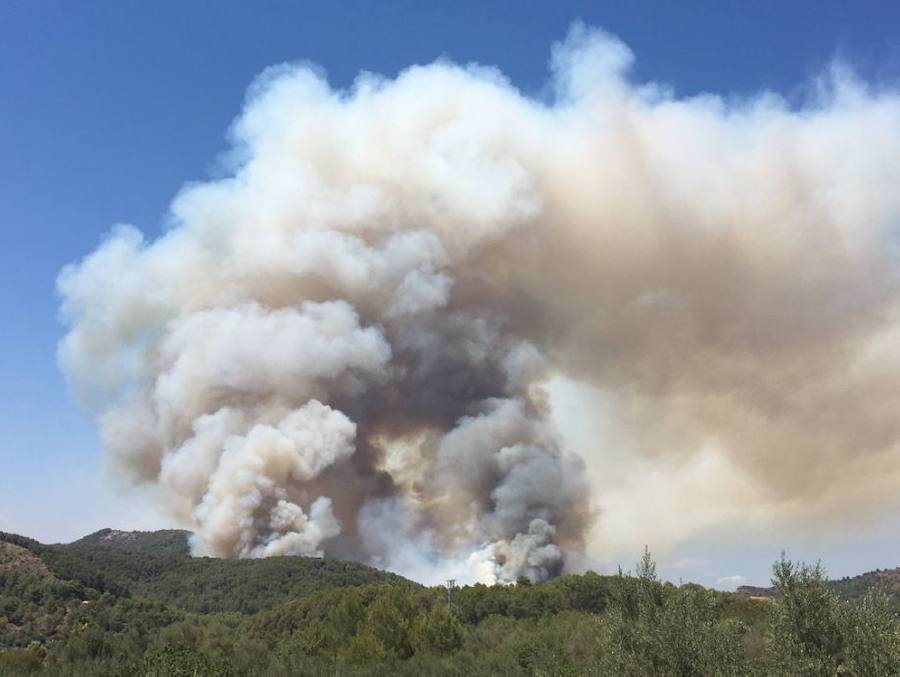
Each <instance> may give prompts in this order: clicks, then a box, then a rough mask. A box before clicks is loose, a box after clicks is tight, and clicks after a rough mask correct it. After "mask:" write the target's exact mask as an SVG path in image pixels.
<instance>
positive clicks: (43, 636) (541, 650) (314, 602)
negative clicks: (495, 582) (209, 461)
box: [0, 530, 900, 677]
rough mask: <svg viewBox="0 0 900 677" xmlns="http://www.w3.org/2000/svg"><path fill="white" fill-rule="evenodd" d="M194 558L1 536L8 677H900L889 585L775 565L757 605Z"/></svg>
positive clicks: (641, 569) (686, 591)
mask: <svg viewBox="0 0 900 677" xmlns="http://www.w3.org/2000/svg"><path fill="white" fill-rule="evenodd" d="M185 543H186V535H185V533H184V532H178V531H166V532H150V533H140V532H134V533H126V532H114V531H110V530H104V531H101V532H98V533H97V534H92V535H91V536H89V537H87V538H85V539H82V540H80V541H76V542H75V543H72V544H68V545H52V546H50V545H43V544H40V543H38V542H36V541H33V540H31V539H28V538H24V537H22V536H16V535H13V534H3V533H0V674H2V675H18V674H29V673H30V674H34V673H41V674H46V675H101V676H102V675H153V676H159V677H162V676H163V675H165V676H170V675H174V676H178V675H186V676H187V675H191V676H194V675H198V676H199V675H387V674H393V675H431V674H435V675H466V676H467V677H470V676H472V675H547V676H551V675H582V674H590V675H635V676H637V675H897V674H900V625H898V621H897V618H896V616H895V613H894V611H893V609H892V601H891V595H895V594H896V589H895V588H894V587H893V586H892V585H888V586H886V587H885V586H883V585H882V584H883V583H884V582H885V581H890V582H893V581H894V580H895V577H891V576H886V575H881V572H876V573H875V574H871V575H867V576H866V577H858V578H857V579H845V580H843V581H838V582H828V581H827V580H826V578H825V573H824V571H823V569H822V568H821V567H820V566H818V565H814V566H808V565H805V564H799V563H792V562H790V561H788V560H786V559H785V558H784V557H782V558H781V559H779V560H778V561H777V562H776V563H775V565H774V567H773V578H772V584H773V586H772V588H771V589H765V591H764V592H765V593H766V598H764V599H752V598H751V597H750V596H749V595H746V594H744V595H742V594H735V593H725V592H719V591H715V590H708V589H704V588H702V587H701V586H698V585H694V584H690V583H688V584H684V585H680V586H674V585H672V584H670V583H663V582H661V581H659V580H658V578H657V576H656V569H655V564H654V563H653V560H652V558H651V556H650V554H649V553H648V552H645V554H644V556H643V558H642V559H641V560H640V562H639V563H638V564H637V565H636V567H635V569H634V570H633V571H628V572H620V573H619V574H618V575H615V576H600V575H597V574H595V573H591V572H589V573H587V574H584V575H581V576H572V575H569V576H562V577H559V578H556V579H553V580H551V581H547V582H544V583H536V584H533V583H531V582H529V581H528V580H527V579H522V580H520V581H519V582H518V583H517V584H516V585H509V586H494V587H487V586H483V585H474V586H464V587H460V588H456V589H453V590H450V591H448V590H446V589H444V588H427V587H423V586H421V585H418V584H416V583H413V582H411V581H408V580H405V579H403V578H401V577H399V576H395V575H393V574H388V573H385V572H381V571H378V570H376V569H372V568H370V567H366V566H363V565H360V564H356V563H352V562H342V561H336V560H331V559H327V558H326V559H316V558H304V557H276V558H269V559H263V560H249V561H248V560H243V561H234V560H216V559H206V558H192V557H190V556H189V554H188V552H187V548H186V545H185ZM888 593H890V594H888Z"/></svg>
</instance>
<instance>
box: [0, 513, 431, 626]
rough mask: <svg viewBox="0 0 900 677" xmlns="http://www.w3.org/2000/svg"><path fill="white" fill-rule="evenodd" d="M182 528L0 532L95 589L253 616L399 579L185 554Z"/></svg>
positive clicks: (312, 563) (333, 564)
mask: <svg viewBox="0 0 900 677" xmlns="http://www.w3.org/2000/svg"><path fill="white" fill-rule="evenodd" d="M187 535H188V534H187V532H185V531H177V530H164V531H144V532H142V531H115V530H112V529H102V530H100V531H98V532H96V533H93V534H90V535H89V536H85V537H84V538H82V539H79V540H77V541H75V542H73V543H69V544H56V545H45V544H42V543H38V542H37V541H34V540H32V539H30V538H25V537H23V536H17V535H15V534H6V533H3V532H0V542H8V543H13V544H16V545H18V546H20V547H23V548H25V549H26V550H28V551H29V552H31V553H32V554H34V555H35V556H36V557H37V558H38V559H39V560H40V561H41V562H42V563H43V564H44V565H45V566H46V567H47V569H48V571H49V572H50V573H52V574H53V575H54V576H55V577H56V578H58V579H60V580H65V581H73V582H75V583H78V584H80V585H83V586H85V587H87V588H91V589H93V590H96V591H98V592H100V593H103V592H109V593H112V594H115V595H118V596H138V597H147V598H152V599H157V600H160V601H163V602H167V603H171V604H172V605H173V606H175V607H177V608H179V609H183V610H185V611H191V612H197V613H210V612H226V611H235V612H239V613H244V614H253V613H256V612H257V611H260V610H263V609H268V608H270V607H272V606H274V605H275V604H278V603H279V602H283V601H285V600H288V599H296V598H298V597H303V596H305V595H309V594H311V593H314V592H318V591H321V590H326V589H330V588H338V587H345V586H348V585H364V584H367V583H400V582H403V583H406V584H408V585H415V584H414V583H412V582H410V581H406V579H403V578H401V577H399V576H396V575H395V574H391V573H388V572H385V571H380V570H378V569H374V568H372V567H368V566H365V565H363V564H359V563H358V562H350V561H343V560H336V559H330V558H318V557H268V558H265V559H246V560H224V559H214V558H208V557H191V556H190V554H189V553H188V547H187Z"/></svg>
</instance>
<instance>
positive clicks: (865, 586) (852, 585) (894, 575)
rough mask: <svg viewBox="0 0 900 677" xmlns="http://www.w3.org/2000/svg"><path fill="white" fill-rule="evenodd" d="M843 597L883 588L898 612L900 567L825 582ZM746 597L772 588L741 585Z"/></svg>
mask: <svg viewBox="0 0 900 677" xmlns="http://www.w3.org/2000/svg"><path fill="white" fill-rule="evenodd" d="M826 585H827V586H828V587H829V588H831V589H832V590H833V591H834V592H835V593H836V594H838V595H840V596H841V597H843V598H844V599H850V600H860V599H862V598H863V597H865V596H866V594H867V593H868V592H869V591H870V590H875V589H879V590H883V591H884V592H885V594H887V596H888V599H889V600H890V603H891V606H892V607H893V608H894V610H895V611H898V612H900V567H898V568H896V569H876V570H875V571H869V572H866V573H864V574H860V575H859V576H845V577H844V578H836V579H833V580H830V581H828V583H827V584H826ZM736 592H737V593H738V594H739V595H744V596H746V597H772V596H774V595H775V591H774V590H773V589H772V588H764V587H757V586H752V585H742V586H740V587H739V588H738V589H737V591H736Z"/></svg>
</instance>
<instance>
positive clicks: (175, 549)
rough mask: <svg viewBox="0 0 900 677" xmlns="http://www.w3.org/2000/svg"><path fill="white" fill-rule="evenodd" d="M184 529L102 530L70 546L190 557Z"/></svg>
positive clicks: (187, 532)
mask: <svg viewBox="0 0 900 677" xmlns="http://www.w3.org/2000/svg"><path fill="white" fill-rule="evenodd" d="M190 535H191V533H190V532H189V531H184V530H183V529H160V530H159V531H119V530H117V529H101V530H100V531H95V532H94V533H92V534H88V535H87V536H85V537H84V538H79V539H78V540H77V541H73V542H72V543H69V544H68V545H70V546H78V547H91V546H101V547H109V548H118V549H120V550H136V551H145V552H154V553H156V554H163V553H166V554H170V555H188V554H190V553H189V549H188V536H190Z"/></svg>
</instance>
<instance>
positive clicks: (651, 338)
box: [59, 27, 900, 581]
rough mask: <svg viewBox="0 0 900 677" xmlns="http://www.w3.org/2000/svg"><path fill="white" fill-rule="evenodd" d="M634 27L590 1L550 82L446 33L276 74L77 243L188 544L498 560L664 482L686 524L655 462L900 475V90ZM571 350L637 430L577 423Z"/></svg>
mask: <svg viewBox="0 0 900 677" xmlns="http://www.w3.org/2000/svg"><path fill="white" fill-rule="evenodd" d="M631 60H632V56H631V53H630V52H629V50H628V49H627V48H626V47H625V46H624V45H623V44H622V43H620V42H619V41H617V40H616V39H615V38H613V37H611V36H609V35H607V34H605V33H602V32H599V31H591V30H588V29H585V28H583V27H575V28H574V29H573V30H572V32H571V33H570V35H569V37H568V38H567V40H566V41H565V42H563V43H561V44H559V45H557V46H556V47H555V48H554V50H553V58H552V61H551V67H552V85H553V92H554V93H553V99H552V100H551V101H543V100H537V99H533V98H529V97H527V96H525V95H523V94H522V93H520V92H518V91H517V90H516V89H514V88H513V87H512V86H511V85H510V84H509V83H508V82H507V81H506V80H505V79H504V77H503V76H502V74H501V73H499V72H497V71H496V70H493V69H490V68H483V67H475V66H469V67H461V66H457V65H454V64H451V63H445V62H439V63H436V64H432V65H430V66H425V67H413V68H410V69H409V70H407V71H405V72H403V73H402V74H401V75H400V76H398V77H397V78H396V79H394V80H389V79H383V78H380V77H378V76H375V75H368V74H366V75H361V76H360V77H359V78H358V80H357V81H356V83H355V84H354V86H353V87H352V88H351V89H349V90H346V91H337V90H333V89H331V88H330V87H329V85H328V84H327V82H326V81H325V80H324V79H323V77H322V76H321V75H320V74H319V73H318V72H317V71H316V70H314V69H312V68H309V67H306V66H279V67H276V68H272V69H270V70H268V71H267V72H265V73H264V74H263V75H262V76H261V77H260V78H259V79H258V81H257V82H256V83H255V84H254V85H253V87H252V88H251V90H250V93H249V96H248V101H247V104H246V107H245V110H244V111H243V113H242V115H241V116H240V118H239V119H238V120H237V121H236V123H235V124H234V127H233V129H232V132H231V136H232V140H233V144H234V152H233V154H232V157H233V158H240V162H239V163H238V162H237V161H235V163H236V166H235V167H234V172H233V175H231V176H229V177H228V178H224V179H221V180H217V181H212V182H209V183H203V184H198V185H191V186H188V187H186V188H185V189H184V190H183V191H182V192H181V193H180V194H179V195H178V196H177V198H176V199H175V201H174V203H173V205H172V227H171V228H170V229H169V230H168V231H167V232H166V233H165V234H164V235H163V236H161V237H160V238H159V239H157V240H155V241H153V242H146V241H145V240H144V239H143V237H142V235H141V234H140V233H139V232H138V231H137V230H136V229H135V228H133V227H130V226H119V227H117V228H115V229H114V230H113V231H112V233H111V234H110V235H109V237H108V238H107V239H106V240H105V241H104V242H103V244H102V245H101V246H100V247H99V248H98V249H97V250H96V251H95V252H94V253H92V254H91V255H90V256H88V257H87V258H86V259H85V260H84V261H82V262H80V263H78V264H75V265H72V266H69V267H67V268H66V269H65V270H64V271H63V272H62V274H61V275H60V278H59V290H60V293H61V295H62V298H63V315H64V317H65V319H66V321H67V322H68V324H69V326H70V331H69V333H68V335H67V336H66V337H65V338H64V340H63V341H62V343H61V345H60V353H59V355H60V363H61V366H62V368H63V370H64V371H65V373H66V374H67V376H68V378H69V380H70V382H71V384H72V386H73V388H74V390H75V391H76V393H77V394H78V395H79V397H80V399H81V400H82V401H83V402H84V403H85V405H86V406H87V407H88V408H89V410H90V411H92V412H94V413H95V414H96V417H97V420H98V422H99V426H100V431H101V436H102V439H103V443H104V445H105V448H106V449H107V452H108V455H109V458H110V461H111V464H112V467H113V468H114V469H115V471H116V472H117V473H119V474H121V475H123V476H126V477H128V478H130V479H131V480H132V481H134V482H138V483H150V484H152V485H154V486H156V487H157V488H158V493H159V495H160V497H161V500H162V501H163V503H164V505H165V507H166V509H167V511H168V512H169V513H170V514H171V515H172V516H173V517H174V518H175V519H177V520H178V521H179V522H180V523H181V524H183V525H185V526H187V527H189V528H191V529H193V530H194V532H195V535H194V538H193V541H192V547H193V549H194V551H195V552H196V553H197V554H202V555H214V556H220V557H256V556H268V555H277V554H314V553H321V552H328V553H329V554H333V555H338V556H347V557H355V558H360V559H363V560H366V561H370V562H374V563H377V564H381V565H384V566H391V567H393V568H397V569H401V570H402V571H404V572H405V573H411V574H413V575H415V574H416V573H417V572H421V570H422V569H425V568H428V567H432V568H435V569H437V568H441V571H453V572H463V573H464V575H470V576H477V577H480V578H482V579H484V580H491V581H493V580H512V579H515V578H516V577H517V576H520V575H529V576H531V577H532V578H535V579H538V578H544V577H547V576H551V575H554V574H556V573H558V572H560V571H562V570H563V568H564V567H565V566H566V558H567V556H577V555H579V553H582V552H584V550H585V547H586V546H587V547H588V549H589V551H590V552H602V550H603V547H604V543H603V542H602V539H603V538H606V537H609V538H614V534H615V533H617V532H616V528H615V527H614V526H610V524H611V522H610V521H609V520H611V519H622V516H623V515H627V514H629V510H637V509H640V510H644V511H646V510H648V509H652V508H648V507H647V502H648V501H649V504H650V505H651V506H655V509H656V510H657V511H658V513H659V514H660V515H661V516H662V517H661V519H660V520H659V523H660V525H665V524H667V519H668V516H667V513H669V512H671V506H670V507H669V508H667V506H666V505H664V504H662V503H659V504H655V503H654V499H660V500H662V499H661V498H660V496H663V495H665V492H664V491H663V492H661V493H657V494H654V492H655V489H654V488H656V489H658V488H659V487H661V486H664V485H665V479H663V480H660V481H656V480H655V479H654V478H653V476H652V475H648V474H647V472H644V471H645V470H652V469H654V468H655V469H660V468H668V469H672V473H673V475H672V476H677V477H682V478H683V477H685V473H687V474H688V475H690V479H691V484H690V487H691V488H690V492H691V496H687V495H686V494H685V495H683V496H680V497H679V498H678V501H676V503H677V505H678V510H679V511H681V512H682V513H683V517H684V520H686V521H683V523H682V525H681V526H682V527H683V528H684V524H687V525H688V527H687V528H688V530H689V529H690V525H691V524H693V522H691V519H692V517H691V515H692V514H694V513H698V514H699V512H703V513H709V512H713V513H715V512H717V511H720V512H722V513H723V514H733V513H734V512H735V510H737V509H738V508H737V507H736V506H737V505H738V502H740V511H742V512H744V513H745V514H748V515H763V516H765V519H775V520H778V519H795V518H799V519H818V518H820V517H822V516H826V517H827V516H828V515H830V514H833V513H835V512H837V511H846V510H868V509H872V508H874V507H878V506H882V505H885V504H886V503H887V502H889V501H891V500H893V497H894V496H896V494H897V490H898V489H900V448H898V439H900V417H898V415H897V412H898V411H900V389H898V384H900V379H898V377H900V359H898V358H900V352H898V348H897V345H898V338H900V324H898V317H897V302H898V299H900V295H898V279H897V273H896V271H897V266H896V256H897V251H898V250H897V239H896V238H897V235H896V230H897V227H898V226H900V190H897V186H898V185H900V98H898V96H897V94H896V93H895V92H893V91H876V90H874V89H872V88H870V87H868V86H866V85H864V84H863V83H860V82H858V81H856V80H855V79H854V78H853V77H852V75H849V74H847V73H846V72H843V71H841V70H840V69H835V70H834V71H833V72H831V73H828V74H826V75H825V76H823V78H822V80H821V81H820V82H819V83H817V86H818V89H817V90H816V91H814V92H812V93H811V94H810V100H809V102H808V103H807V104H805V105H804V107H802V108H799V109H797V108H791V107H790V106H788V105H787V104H786V103H785V102H784V101H783V100H781V99H779V98H778V97H776V96H774V95H771V94H761V95H759V96H756V97H752V98H749V99H746V100H742V101H737V102H735V101H726V100H723V99H721V98H718V97H715V96H711V95H709V96H701V97H695V98H691V99H677V98H675V97H674V96H673V95H672V94H671V93H669V92H668V91H667V90H666V89H665V88H664V87H660V86H657V85H640V86H639V85H636V84H633V83H632V82H630V81H629V80H628V78H627V75H628V68H629V66H630V64H631ZM551 377H557V378H564V379H567V380H569V381H571V382H577V383H580V384H583V385H584V386H585V387H588V388H590V389H591V391H592V392H594V393H596V394H597V396H598V398H600V397H602V399H603V402H604V414H603V416H604V420H605V421H607V422H608V424H609V428H610V429H611V430H612V429H614V430H616V431H618V433H617V434H620V436H619V439H623V440H624V439H626V438H627V444H626V443H625V442H623V447H622V448H626V447H627V454H621V453H619V452H620V451H621V450H618V451H617V450H615V449H606V448H604V447H603V444H602V443H601V442H600V441H598V442H597V447H596V448H589V449H588V450H587V451H584V450H583V449H581V447H590V446H591V445H590V444H580V445H577V446H579V451H581V455H579V454H575V453H573V451H572V445H571V444H569V443H568V442H567V438H566V434H565V433H566V431H564V430H563V431H560V430H557V426H555V425H554V424H553V422H552V418H551V416H550V414H551V413H552V407H553V404H554V401H553V399H552V398H548V395H547V391H546V388H545V387H544V385H545V384H546V382H547V380H548V379H550V378H551ZM583 442H584V440H582V443H583ZM611 458H616V459H617V460H616V461H615V463H612V462H610V463H607V464H606V465H604V461H603V459H611ZM585 461H587V466H589V468H590V472H588V467H587V466H586V464H585ZM635 468H641V469H644V470H642V473H643V475H642V477H644V478H645V480H646V481H644V480H642V481H640V482H638V481H637V480H635V477H636V475H635V473H634V472H633V469H635ZM694 471H696V472H699V473H701V475H702V476H695V475H694V474H693V473H694ZM679 473H680V474H679ZM619 477H621V482H619V480H618V479H617V478H619ZM617 482H619V484H618V485H617ZM628 482H630V483H631V484H627V483H628ZM635 482H636V483H635ZM626 484H627V485H626ZM685 486H688V485H687V484H686V485H685ZM629 487H631V489H629ZM718 487H725V489H724V490H718ZM632 490H633V491H632ZM629 491H632V493H631V494H629V493H628V492H629ZM647 491H649V492H650V495H647V494H646V493H645V492H647ZM641 493H644V496H643V498H640V497H639V496H638V495H639V494H641ZM695 494H696V495H697V498H696V499H695V498H693V496H694V495H695ZM639 500H643V503H642V504H641V505H640V506H639V505H638V501H639ZM695 500H696V501H703V502H702V508H703V509H702V511H699V510H697V509H696V506H697V505H701V504H698V503H696V502H695ZM616 505H618V506H619V508H620V509H619V510H618V512H617V511H616V509H614V507H613V506H616ZM623 505H624V506H625V508H622V506H623ZM692 506H693V507H692ZM598 509H599V511H598ZM604 520H607V521H604ZM702 522H703V520H702V519H698V520H697V524H698V525H700V526H702ZM660 528H662V526H661V527H660ZM698 528H699V527H698ZM682 535H683V536H684V537H688V536H690V533H684V534H682ZM641 538H642V539H643V540H644V541H648V542H651V543H653V542H654V541H653V539H654V534H653V533H646V534H642V535H641ZM422 575H424V574H422ZM461 577H462V576H461Z"/></svg>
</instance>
